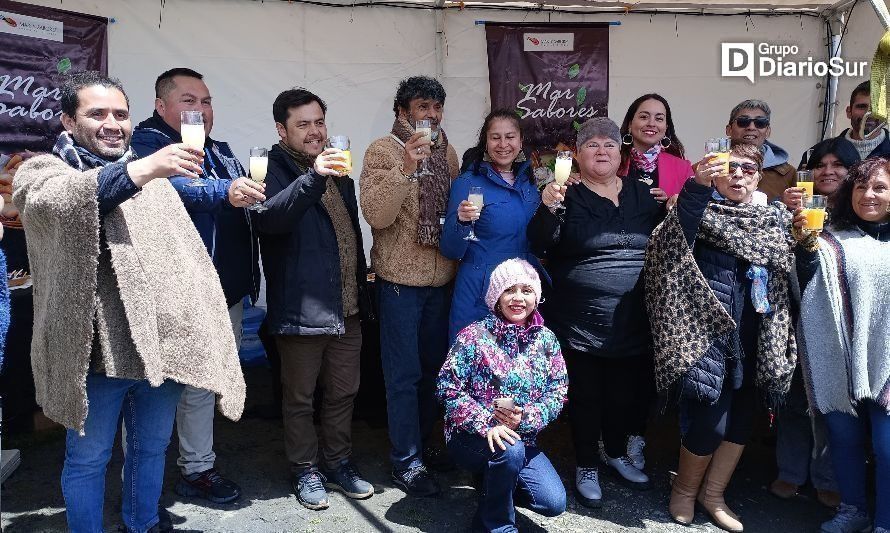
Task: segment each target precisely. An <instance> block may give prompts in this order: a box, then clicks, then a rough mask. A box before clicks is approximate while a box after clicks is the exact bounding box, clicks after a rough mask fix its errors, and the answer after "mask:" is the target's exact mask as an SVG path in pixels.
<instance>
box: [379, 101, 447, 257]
mask: <svg viewBox="0 0 890 533" xmlns="http://www.w3.org/2000/svg"><path fill="white" fill-rule="evenodd" d="M390 133H391V134H392V136H393V137H395V138H396V139H398V140H399V141H400V142H401V143H402V145H404V144H405V143H406V142H407V141H408V139H410V138H411V136H412V135H414V128H412V127H411V125H410V124H408V121H407V120H404V119H402V118H398V117H396V120H395V122H393V124H392V131H391V132H390ZM427 167H428V168H429V169H430V171H431V172H432V173H433V175H432V176H420V177H419V178H418V182H419V183H418V185H419V187H418V191H419V192H418V195H419V199H418V202H419V204H420V219H419V220H418V224H417V241H416V242H417V244H422V245H426V246H439V237H440V236H441V234H442V228H441V226H440V225H439V217H440V216H443V215H444V213H445V209H446V207H447V206H448V193H449V192H450V191H451V174H450V171H449V168H448V136H447V135H445V131H443V130H442V129H441V128H440V129H439V138H438V139H437V140H436V142H434V143H433V145H432V155H430V157H429V159H427Z"/></svg>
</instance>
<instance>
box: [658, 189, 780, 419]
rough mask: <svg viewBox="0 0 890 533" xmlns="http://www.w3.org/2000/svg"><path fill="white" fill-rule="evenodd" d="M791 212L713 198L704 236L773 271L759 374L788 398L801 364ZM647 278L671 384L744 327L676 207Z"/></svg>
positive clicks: (758, 379)
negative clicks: (707, 271)
mask: <svg viewBox="0 0 890 533" xmlns="http://www.w3.org/2000/svg"><path fill="white" fill-rule="evenodd" d="M790 218H791V213H790V212H789V211H788V210H787V209H784V208H779V207H778V206H773V207H769V206H760V205H752V204H740V205H733V204H724V203H717V202H711V203H710V204H709V205H708V207H707V209H706V210H705V214H704V217H703V218H702V221H701V224H700V225H699V232H698V235H697V237H696V239H697V240H699V239H700V240H703V241H705V242H707V243H709V244H711V245H712V246H714V247H715V248H717V249H719V250H721V251H723V252H725V253H728V254H730V255H732V256H734V257H737V258H739V259H742V260H744V261H747V262H749V263H751V264H754V265H759V266H761V267H762V268H764V269H766V270H767V271H768V273H769V276H768V281H767V282H766V287H765V288H766V292H767V294H768V295H769V301H770V305H771V307H772V312H770V313H765V314H761V315H759V317H760V324H759V331H758V334H757V337H758V338H757V354H756V358H755V359H756V365H755V366H756V371H755V378H754V382H755V384H756V385H757V386H758V388H759V389H760V390H761V391H762V392H763V393H764V394H765V395H766V397H767V400H768V403H770V404H771V405H777V404H780V403H781V402H782V399H783V397H784V395H785V393H787V391H788V388H789V386H790V384H791V375H792V373H793V371H794V368H795V366H796V364H797V345H796V342H795V338H794V335H793V332H792V322H791V316H790V306H789V303H790V299H789V276H790V271H791V265H792V262H793V255H792V247H793V245H794V240H793V238H792V237H791V236H790V234H789V232H788V230H787V228H788V227H790ZM644 280H645V287H646V306H647V309H648V311H649V316H650V320H651V323H652V336H653V341H654V345H655V374H656V384H657V386H658V390H659V391H661V392H669V391H671V390H674V389H675V388H676V387H677V386H678V385H679V384H680V383H681V380H682V378H683V376H684V375H685V374H686V372H687V371H688V370H689V369H690V368H691V367H692V366H693V365H694V364H695V363H696V362H698V360H699V359H701V358H702V357H703V356H704V355H705V353H706V352H707V351H708V349H709V348H710V347H711V346H712V345H713V344H714V343H715V341H719V340H720V339H721V338H724V339H725V338H726V337H727V336H729V335H733V334H737V333H735V331H736V330H737V329H738V325H737V324H736V323H735V321H734V320H733V318H732V317H731V316H730V314H729V313H728V312H727V311H726V309H725V308H724V307H723V305H722V304H721V303H720V301H719V300H718V299H717V297H716V296H715V295H714V292H713V290H712V289H711V288H710V286H709V285H708V282H707V280H706V279H705V277H704V275H703V274H702V273H701V270H700V269H699V267H698V264H697V263H696V261H695V258H694V256H693V254H692V248H691V247H690V246H689V245H688V243H687V241H686V238H685V236H684V234H683V230H682V228H681V226H680V222H679V217H678V216H677V213H676V212H675V211H671V213H669V214H668V216H667V218H666V219H665V221H664V222H663V223H662V224H661V225H660V226H658V227H657V228H656V229H655V231H654V232H653V234H652V237H651V238H650V239H649V245H648V247H647V250H646V266H645V270H644Z"/></svg>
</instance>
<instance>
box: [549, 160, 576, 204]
mask: <svg viewBox="0 0 890 533" xmlns="http://www.w3.org/2000/svg"><path fill="white" fill-rule="evenodd" d="M571 173H572V152H570V151H569V150H565V151H562V152H556V162H555V164H554V167H553V181H555V182H556V184H557V185H559V186H560V187H561V186H563V185H565V184H566V182H567V181H568V180H569V175H570V174H571ZM561 207H563V203H562V202H559V203H558V204H556V208H557V209H558V208H561Z"/></svg>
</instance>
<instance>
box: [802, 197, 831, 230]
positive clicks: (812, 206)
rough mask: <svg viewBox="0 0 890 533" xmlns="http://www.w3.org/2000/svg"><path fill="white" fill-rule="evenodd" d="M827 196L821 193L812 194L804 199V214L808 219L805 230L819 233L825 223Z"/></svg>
mask: <svg viewBox="0 0 890 533" xmlns="http://www.w3.org/2000/svg"><path fill="white" fill-rule="evenodd" d="M825 200H826V197H825V196H823V195H821V194H812V195H810V196H807V197H806V198H804V200H803V214H804V215H806V217H807V219H806V222H805V223H804V226H803V230H804V231H806V232H807V233H815V234H817V235H818V234H819V233H821V232H822V227H823V226H824V224H825V206H826V202H825Z"/></svg>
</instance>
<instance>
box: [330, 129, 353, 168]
mask: <svg viewBox="0 0 890 533" xmlns="http://www.w3.org/2000/svg"><path fill="white" fill-rule="evenodd" d="M327 147H328V148H336V149H337V150H340V151H341V152H342V153H343V157H344V158H345V161H344V162H343V163H340V164H338V165H337V172H339V173H340V175H341V176H346V175H348V174H349V173H350V172H352V154H351V153H350V152H349V137H347V136H346V135H334V136H332V137H331V138H330V139H328V142H327Z"/></svg>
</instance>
